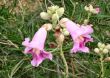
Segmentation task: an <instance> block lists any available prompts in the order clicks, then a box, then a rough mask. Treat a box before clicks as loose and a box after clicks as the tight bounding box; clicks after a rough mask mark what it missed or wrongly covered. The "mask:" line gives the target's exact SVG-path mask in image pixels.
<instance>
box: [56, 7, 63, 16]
mask: <svg viewBox="0 0 110 78" xmlns="http://www.w3.org/2000/svg"><path fill="white" fill-rule="evenodd" d="M56 12H57V14H58V16H59V17H61V16H62V15H63V14H64V8H59V9H57V10H56Z"/></svg>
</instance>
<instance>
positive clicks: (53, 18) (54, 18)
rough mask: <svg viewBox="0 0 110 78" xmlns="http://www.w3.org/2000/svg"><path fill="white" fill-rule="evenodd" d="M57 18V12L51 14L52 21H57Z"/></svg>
mask: <svg viewBox="0 0 110 78" xmlns="http://www.w3.org/2000/svg"><path fill="white" fill-rule="evenodd" d="M58 19H59V16H58V14H56V13H55V14H53V15H52V21H58Z"/></svg>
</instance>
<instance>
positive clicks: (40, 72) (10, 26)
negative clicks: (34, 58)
mask: <svg viewBox="0 0 110 78" xmlns="http://www.w3.org/2000/svg"><path fill="white" fill-rule="evenodd" d="M76 2H77V3H78V4H76ZM90 3H91V4H92V5H93V6H95V7H100V9H101V13H100V14H98V15H92V17H91V18H90V23H92V24H93V27H94V34H92V37H93V38H94V42H92V43H88V44H87V45H88V46H89V47H90V48H91V52H90V53H89V54H84V53H77V54H70V53H69V51H70V48H71V47H72V40H71V39H70V38H68V39H67V40H66V41H65V42H64V46H63V49H64V51H65V57H66V60H67V62H68V65H69V76H70V77H69V78H98V76H99V75H100V67H99V65H100V62H99V56H98V55H97V54H95V53H94V52H93V49H94V48H95V47H96V44H97V43H98V42H99V41H100V42H103V43H110V1H109V0H43V1H42V0H0V78H57V77H58V78H62V75H63V72H62V71H63V69H64V66H63V63H62V60H61V57H60V54H59V49H55V48H50V47H49V43H50V42H55V39H54V37H53V32H51V31H50V32H49V33H48V39H47V41H46V50H47V51H50V52H52V53H53V55H54V58H53V61H48V60H46V61H44V62H43V63H42V64H41V65H40V66H39V67H37V68H35V67H32V66H31V64H30V60H31V59H30V57H31V56H30V55H24V54H23V53H22V51H23V49H24V47H23V46H22V45H21V43H22V41H23V40H24V38H25V37H30V38H32V36H33V35H34V33H35V32H36V31H37V29H38V28H39V27H40V26H41V25H42V24H44V23H46V22H48V21H43V20H42V19H41V18H40V16H39V14H40V12H42V11H45V10H46V7H47V6H50V5H58V6H63V7H65V14H64V16H63V17H68V18H70V19H71V20H73V21H75V22H77V23H83V20H84V19H86V18H87V13H86V12H85V10H84V6H85V5H88V4H90ZM107 56H109V55H107ZM104 69H105V76H106V78H110V63H109V62H105V67H104Z"/></svg>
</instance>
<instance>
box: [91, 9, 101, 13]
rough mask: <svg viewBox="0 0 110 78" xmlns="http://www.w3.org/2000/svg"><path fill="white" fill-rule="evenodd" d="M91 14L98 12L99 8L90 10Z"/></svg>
mask: <svg viewBox="0 0 110 78" xmlns="http://www.w3.org/2000/svg"><path fill="white" fill-rule="evenodd" d="M91 12H92V13H93V14H98V13H99V12H100V8H95V9H93V10H92V11H91Z"/></svg>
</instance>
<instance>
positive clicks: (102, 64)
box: [100, 54, 104, 78]
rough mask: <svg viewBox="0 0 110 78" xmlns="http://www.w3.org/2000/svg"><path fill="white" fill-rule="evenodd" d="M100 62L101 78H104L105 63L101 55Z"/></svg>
mask: <svg viewBox="0 0 110 78" xmlns="http://www.w3.org/2000/svg"><path fill="white" fill-rule="evenodd" d="M100 62H101V76H100V78H104V62H103V55H102V54H101V55H100Z"/></svg>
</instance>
